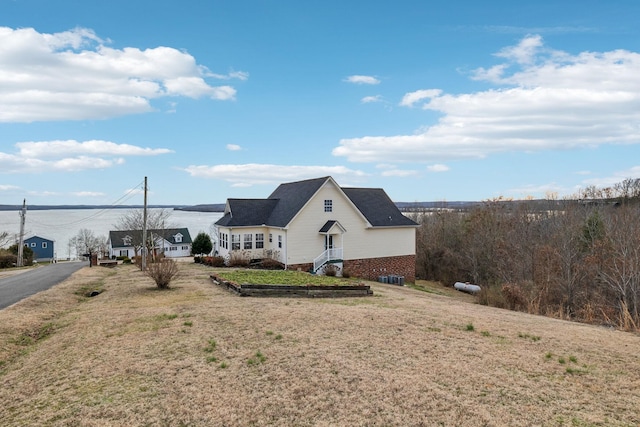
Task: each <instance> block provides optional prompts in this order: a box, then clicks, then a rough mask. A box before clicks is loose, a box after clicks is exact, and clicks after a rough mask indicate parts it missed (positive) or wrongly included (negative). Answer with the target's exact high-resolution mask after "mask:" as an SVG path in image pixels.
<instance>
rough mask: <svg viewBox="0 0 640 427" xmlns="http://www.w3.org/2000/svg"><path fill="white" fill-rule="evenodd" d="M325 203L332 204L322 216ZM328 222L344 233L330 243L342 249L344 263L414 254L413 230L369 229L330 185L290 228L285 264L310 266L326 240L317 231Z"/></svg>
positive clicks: (348, 202)
mask: <svg viewBox="0 0 640 427" xmlns="http://www.w3.org/2000/svg"><path fill="white" fill-rule="evenodd" d="M325 200H332V209H333V212H332V213H331V214H329V215H327V214H326V213H324V201H325ZM329 219H333V220H337V221H339V222H340V224H341V225H342V226H343V227H344V228H345V230H346V232H345V233H344V234H343V235H342V237H338V236H336V237H334V241H333V243H334V246H335V247H340V246H341V245H342V247H343V250H344V253H343V255H344V259H363V258H380V257H389V256H402V255H413V254H415V228H413V227H406V228H401V227H398V228H377V229H372V228H368V223H367V221H366V219H365V218H364V217H363V216H362V215H361V214H360V213H359V211H358V210H357V209H356V208H355V206H353V204H352V203H351V201H350V200H349V198H348V197H347V196H346V195H344V193H342V191H341V190H339V189H338V188H336V187H335V186H334V185H333V183H332V182H330V181H329V182H328V183H327V185H325V186H323V187H322V188H321V189H320V190H319V191H318V193H317V194H316V195H315V197H314V198H312V199H311V200H310V201H309V203H308V204H307V206H305V208H303V210H302V211H301V212H300V213H299V214H298V216H296V218H295V219H294V220H293V221H292V222H291V224H289V228H288V231H287V236H288V240H287V246H288V247H287V264H304V263H310V262H313V259H314V258H315V257H317V256H318V255H320V254H321V253H322V252H323V251H324V245H325V236H324V235H323V234H320V233H319V230H320V228H321V227H322V226H323V225H324V224H325V223H326V221H327V220H329Z"/></svg>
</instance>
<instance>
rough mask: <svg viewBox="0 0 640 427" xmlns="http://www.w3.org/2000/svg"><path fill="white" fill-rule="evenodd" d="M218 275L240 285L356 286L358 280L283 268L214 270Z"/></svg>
mask: <svg viewBox="0 0 640 427" xmlns="http://www.w3.org/2000/svg"><path fill="white" fill-rule="evenodd" d="M215 274H216V275H218V276H219V277H222V278H224V279H225V280H228V281H230V282H235V283H238V284H240V285H244V284H249V285H288V286H307V285H344V286H356V285H358V284H359V283H360V282H359V281H358V280H354V279H344V278H341V277H330V276H319V275H315V274H309V273H305V272H302V271H290V270H287V271H283V270H251V269H246V270H232V269H229V270H227V269H225V270H218V271H216V272H215Z"/></svg>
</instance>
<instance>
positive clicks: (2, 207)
mask: <svg viewBox="0 0 640 427" xmlns="http://www.w3.org/2000/svg"><path fill="white" fill-rule="evenodd" d="M147 207H148V208H150V209H154V208H162V209H176V210H180V209H184V210H188V209H186V208H185V206H183V205H180V206H174V205H149V206H147ZM142 208H143V206H142V205H117V206H114V205H27V210H30V211H50V210H58V209H142ZM222 208H223V210H224V205H222ZM21 209H22V205H0V211H19V210H21Z"/></svg>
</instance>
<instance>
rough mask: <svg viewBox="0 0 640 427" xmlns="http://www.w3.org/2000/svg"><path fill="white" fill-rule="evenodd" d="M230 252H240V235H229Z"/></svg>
mask: <svg viewBox="0 0 640 427" xmlns="http://www.w3.org/2000/svg"><path fill="white" fill-rule="evenodd" d="M231 250H232V251H239V250H240V235H239V234H232V235H231Z"/></svg>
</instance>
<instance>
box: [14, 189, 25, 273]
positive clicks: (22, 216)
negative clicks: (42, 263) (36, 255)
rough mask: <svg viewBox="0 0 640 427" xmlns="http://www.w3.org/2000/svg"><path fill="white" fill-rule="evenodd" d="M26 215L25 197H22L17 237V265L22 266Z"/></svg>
mask: <svg viewBox="0 0 640 427" xmlns="http://www.w3.org/2000/svg"><path fill="white" fill-rule="evenodd" d="M26 216H27V199H22V210H21V211H20V237H19V238H18V260H17V262H16V264H17V267H23V266H24V221H25V217H26Z"/></svg>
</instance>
